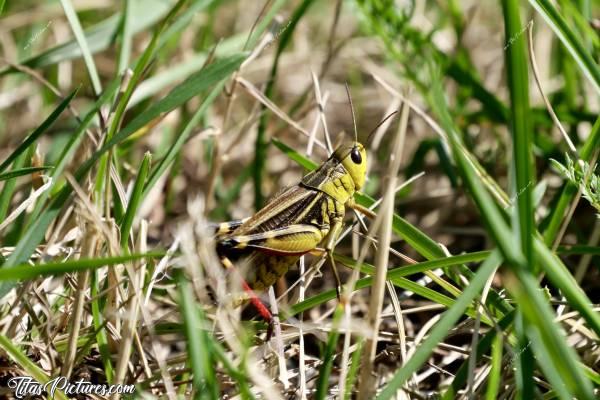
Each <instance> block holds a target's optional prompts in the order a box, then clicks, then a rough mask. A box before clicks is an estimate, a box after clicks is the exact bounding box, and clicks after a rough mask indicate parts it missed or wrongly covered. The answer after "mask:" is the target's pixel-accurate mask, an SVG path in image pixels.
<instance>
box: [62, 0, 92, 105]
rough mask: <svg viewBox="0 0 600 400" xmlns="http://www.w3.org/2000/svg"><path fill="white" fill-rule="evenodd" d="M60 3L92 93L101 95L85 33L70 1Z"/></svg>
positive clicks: (65, 0) (63, 0) (64, 0)
mask: <svg viewBox="0 0 600 400" xmlns="http://www.w3.org/2000/svg"><path fill="white" fill-rule="evenodd" d="M60 3H61V4H62V6H63V9H64V10H65V15H66V16H67V20H68V21H69V25H71V30H72V31H73V34H74V35H75V39H76V40H77V43H78V44H79V47H80V48H81V54H82V55H83V61H84V62H85V66H86V68H87V71H88V74H89V76H90V81H91V82H92V87H93V88H94V93H96V95H99V94H100V93H102V84H101V83H100V77H99V76H98V70H97V69H96V64H95V63H94V58H93V57H92V53H91V52H90V49H89V48H88V44H87V41H86V40H85V33H83V29H82V28H81V23H80V22H79V18H78V17H77V13H76V12H75V9H74V8H73V4H71V1H70V0H60Z"/></svg>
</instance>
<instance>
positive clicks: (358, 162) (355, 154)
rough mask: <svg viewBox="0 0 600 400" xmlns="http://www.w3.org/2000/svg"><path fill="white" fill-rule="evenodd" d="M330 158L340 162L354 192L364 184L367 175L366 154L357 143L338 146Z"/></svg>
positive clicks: (363, 148)
mask: <svg viewBox="0 0 600 400" xmlns="http://www.w3.org/2000/svg"><path fill="white" fill-rule="evenodd" d="M332 157H333V158H334V159H336V160H337V161H338V162H340V163H341V164H342V165H343V166H344V169H346V171H347V172H348V174H349V175H350V177H351V178H352V180H353V181H354V186H355V188H356V190H359V189H360V188H362V187H363V185H364V184H365V178H366V175H367V152H366V151H365V147H364V146H363V145H362V144H360V143H359V142H350V143H345V144H342V145H340V146H339V147H338V148H337V149H336V150H335V152H334V153H333V155H332Z"/></svg>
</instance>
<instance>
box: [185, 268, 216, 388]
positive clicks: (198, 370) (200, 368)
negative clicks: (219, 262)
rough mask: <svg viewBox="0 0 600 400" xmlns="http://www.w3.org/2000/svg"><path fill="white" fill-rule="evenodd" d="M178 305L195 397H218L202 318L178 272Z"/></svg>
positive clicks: (189, 290) (186, 283) (186, 281)
mask: <svg viewBox="0 0 600 400" xmlns="http://www.w3.org/2000/svg"><path fill="white" fill-rule="evenodd" d="M177 280H178V282H179V296H180V300H179V306H180V307H181V310H182V312H181V314H182V316H183V321H184V326H185V334H186V336H187V339H188V340H187V342H186V343H187V346H188V348H187V350H188V357H189V360H190V364H191V366H192V371H193V372H194V376H193V381H194V392H195V393H196V396H195V398H200V399H204V398H207V399H216V398H218V397H219V392H218V388H217V380H216V375H215V370H214V367H213V365H214V360H213V357H212V355H211V354H210V346H208V341H207V333H206V327H205V326H204V325H205V324H204V318H203V316H202V312H201V310H200V308H199V307H197V306H196V303H195V302H194V296H193V294H192V289H191V287H190V284H189V282H188V280H187V279H186V278H185V276H184V275H183V274H182V273H180V274H179V277H178V279H177Z"/></svg>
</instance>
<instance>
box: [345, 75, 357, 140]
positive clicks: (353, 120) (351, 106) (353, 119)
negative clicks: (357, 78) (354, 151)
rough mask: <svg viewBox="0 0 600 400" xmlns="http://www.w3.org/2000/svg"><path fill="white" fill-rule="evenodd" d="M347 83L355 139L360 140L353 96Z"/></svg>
mask: <svg viewBox="0 0 600 400" xmlns="http://www.w3.org/2000/svg"><path fill="white" fill-rule="evenodd" d="M345 83H346V94H347V95H348V101H349V102H350V111H351V112H352V122H353V123H354V141H355V142H358V129H356V116H355V115H354V104H352V96H350V88H349V87H348V82H345Z"/></svg>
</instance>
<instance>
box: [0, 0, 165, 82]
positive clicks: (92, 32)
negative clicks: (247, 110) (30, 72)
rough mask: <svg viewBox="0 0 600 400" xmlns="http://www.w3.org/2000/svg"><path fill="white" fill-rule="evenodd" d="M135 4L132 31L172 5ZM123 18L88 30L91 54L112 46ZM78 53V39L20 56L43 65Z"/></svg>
mask: <svg viewBox="0 0 600 400" xmlns="http://www.w3.org/2000/svg"><path fill="white" fill-rule="evenodd" d="M133 4H135V7H134V8H133V10H132V15H135V16H136V18H134V19H133V20H132V22H131V25H132V26H131V31H132V34H136V33H138V32H141V31H143V30H145V29H146V28H148V27H150V26H152V25H154V24H155V23H156V22H157V21H159V20H160V19H161V18H162V17H163V16H164V15H165V14H166V13H167V12H168V11H169V9H170V3H169V2H166V1H163V0H144V1H137V2H134V3H133ZM120 20H121V16H120V15H119V14H115V15H113V16H111V17H109V18H107V19H105V20H104V21H102V22H100V23H98V24H96V25H94V26H92V27H90V28H89V29H87V30H86V31H85V40H86V42H87V44H88V48H89V50H90V52H91V53H92V54H95V53H98V52H100V51H103V50H106V49H107V48H108V46H110V44H111V43H112V42H113V40H114V38H115V36H116V33H117V31H118V29H119V21H120ZM79 57H81V48H80V47H79V45H78V44H77V41H76V40H70V41H67V42H65V43H63V44H60V45H58V46H56V47H53V48H51V49H49V50H46V51H44V52H43V53H41V54H38V55H35V56H33V57H30V58H27V59H24V60H21V61H20V62H19V64H22V65H25V66H28V67H30V68H42V67H45V66H48V65H54V64H56V63H59V62H61V61H68V60H73V59H75V58H79ZM15 71H16V70H15V69H13V68H11V67H8V68H4V69H2V70H0V76H2V75H4V74H6V73H9V72H15Z"/></svg>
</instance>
